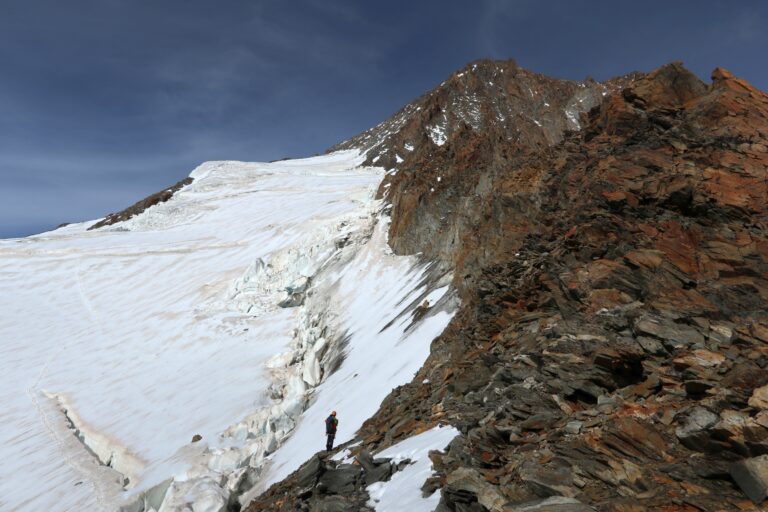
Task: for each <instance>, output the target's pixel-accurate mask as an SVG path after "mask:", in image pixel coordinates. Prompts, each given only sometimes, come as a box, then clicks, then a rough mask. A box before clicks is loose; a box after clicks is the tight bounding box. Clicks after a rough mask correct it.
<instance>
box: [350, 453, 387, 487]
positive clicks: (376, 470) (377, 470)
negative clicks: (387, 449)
mask: <svg viewBox="0 0 768 512" xmlns="http://www.w3.org/2000/svg"><path fill="white" fill-rule="evenodd" d="M356 459H357V462H359V463H360V466H362V468H363V471H364V474H365V484H366V485H371V484H372V483H374V482H383V481H385V480H389V478H390V477H391V476H392V472H393V471H392V464H390V462H389V459H384V460H382V459H374V458H373V456H372V455H371V453H370V452H369V451H368V450H362V451H361V452H360V453H359V454H358V455H357V457H356Z"/></svg>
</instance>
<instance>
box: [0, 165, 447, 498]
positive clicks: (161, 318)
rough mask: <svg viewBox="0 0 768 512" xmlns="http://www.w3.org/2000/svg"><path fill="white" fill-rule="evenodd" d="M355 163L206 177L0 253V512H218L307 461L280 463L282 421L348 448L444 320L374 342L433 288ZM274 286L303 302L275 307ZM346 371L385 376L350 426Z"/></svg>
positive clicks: (369, 173) (397, 329)
mask: <svg viewBox="0 0 768 512" xmlns="http://www.w3.org/2000/svg"><path fill="white" fill-rule="evenodd" d="M361 161H362V158H361V157H360V156H358V154H357V152H354V151H346V152H338V153H333V154H330V155H325V156H322V157H316V158H310V159H304V160H292V161H285V162H277V163H272V164H251V163H242V162H210V163H206V164H203V165H202V166H200V167H199V168H198V169H196V170H195V171H194V172H193V173H192V176H193V177H194V178H195V180H194V182H193V183H192V184H191V185H189V186H187V187H185V188H184V189H182V190H181V191H180V192H178V193H177V194H176V195H174V197H173V198H172V199H171V200H170V201H168V202H167V203H162V204H159V205H156V206H153V207H152V208H150V209H148V210H147V211H145V212H144V213H142V214H141V215H139V216H137V217H135V218H133V219H131V220H129V221H127V222H124V223H121V224H117V225H115V226H113V227H111V228H103V229H100V230H96V231H86V227H87V225H88V224H85V223H84V224H78V225H72V226H67V227H65V228H62V229H58V230H56V231H53V232H50V233H45V234H43V235H38V236H35V237H29V238H25V239H13V240H3V241H0V310H1V311H2V312H3V314H2V316H0V399H1V400H2V404H3V418H2V421H1V422H0V510H114V509H116V508H118V507H119V506H121V505H124V506H127V507H129V508H130V509H131V510H142V509H144V508H147V509H148V508H150V507H153V508H158V507H160V510H181V509H183V508H184V507H185V506H187V505H188V504H190V502H194V503H195V510H217V507H218V508H220V507H221V505H222V503H224V502H225V501H226V500H227V499H228V495H229V493H230V492H233V494H234V491H237V492H241V491H242V490H243V489H242V488H243V487H244V486H245V487H248V486H250V485H252V484H254V483H256V482H257V481H258V479H259V472H260V468H261V465H262V464H263V462H264V456H265V455H267V454H270V453H273V452H274V454H273V455H272V457H275V459H276V460H278V458H279V460H280V461H281V464H282V466H281V467H283V468H285V469H284V470H285V471H292V470H293V469H295V467H293V468H291V466H293V465H295V466H297V465H298V464H299V463H301V462H303V460H304V459H301V460H299V458H301V457H304V455H305V452H306V450H304V451H302V450H296V449H294V448H291V446H292V445H291V444H290V443H291V440H290V438H289V441H288V443H287V444H286V445H285V446H284V447H278V446H279V444H280V443H281V442H282V441H283V440H284V438H285V437H286V436H288V435H290V433H291V432H292V431H293V429H294V427H295V425H296V422H297V421H298V423H299V427H298V429H297V430H296V435H297V436H302V437H301V440H302V442H307V443H309V444H311V443H314V442H315V440H314V438H313V436H312V435H310V434H308V432H309V431H310V430H311V428H310V427H309V426H314V422H315V416H317V415H322V414H324V413H325V410H324V409H325V408H327V407H328V406H331V405H333V406H334V407H335V408H336V409H338V410H339V413H340V416H341V418H342V430H341V432H342V436H344V435H347V436H348V435H350V434H351V433H352V429H353V428H356V427H355V425H358V426H359V424H360V423H362V421H363V420H364V419H365V418H364V417H363V416H364V415H365V414H369V413H370V412H372V411H375V409H376V407H377V406H378V403H379V402H380V400H381V398H383V397H384V396H385V395H386V393H387V392H388V391H389V389H391V387H393V386H395V385H397V384H398V383H402V382H403V381H405V380H408V379H410V378H411V377H412V374H413V371H415V369H416V368H418V366H419V365H420V364H421V362H423V359H424V358H425V357H426V354H427V352H428V347H429V342H430V341H431V339H432V338H433V337H434V336H436V335H437V334H439V332H440V331H441V330H442V328H443V327H444V326H445V325H446V323H447V321H448V319H449V318H450V308H448V307H445V308H444V309H445V311H443V312H441V311H438V310H437V309H438V308H435V311H434V312H430V314H428V315H425V318H424V320H423V321H421V322H418V323H417V324H416V325H415V326H414V327H413V328H412V329H411V332H413V333H417V334H418V337H417V338H412V339H411V338H408V337H407V336H404V333H403V330H404V329H405V327H406V326H407V325H409V324H410V321H409V320H407V315H404V316H402V317H400V319H399V320H397V321H396V322H395V323H394V324H393V326H392V327H391V328H388V329H385V330H384V331H382V332H383V335H381V334H382V333H379V334H380V335H381V336H379V335H372V334H371V333H372V332H373V330H374V326H373V325H371V324H369V322H377V323H376V325H375V329H379V328H380V327H381V325H380V324H381V322H383V321H384V320H385V319H386V320H387V321H389V320H391V319H393V318H394V317H395V316H397V314H399V313H401V312H403V310H404V309H406V306H407V305H408V302H407V301H409V300H422V298H423V296H425V295H426V294H428V293H433V295H434V293H436V292H434V291H433V290H432V289H431V288H428V286H427V284H428V283H427V281H425V280H423V279H422V278H423V277H425V276H426V268H425V267H424V266H423V265H418V264H417V262H416V261H415V260H414V259H412V258H400V257H394V256H392V255H391V254H388V250H387V248H386V237H385V230H384V228H383V224H381V223H379V227H378V228H376V227H375V226H376V224H377V218H378V213H377V212H379V209H380V206H381V205H379V204H378V203H377V202H376V201H374V200H373V194H374V191H375V189H376V186H377V185H378V183H379V182H380V180H381V176H382V174H381V170H380V169H373V168H361V167H359V164H360V162H361ZM382 222H383V221H382ZM371 235H373V236H371ZM349 263H353V265H352V266H347V264H349ZM286 288H289V289H290V290H291V291H292V292H296V293H297V294H296V295H295V296H294V298H296V297H299V298H301V299H304V305H299V307H291V308H281V307H278V303H279V302H280V301H282V300H283V299H285V298H286V292H285V289H286ZM433 288H434V287H433ZM439 293H443V291H440V292H439ZM371 301H373V302H371ZM403 301H405V302H403ZM297 303H299V304H300V303H301V300H299V301H297ZM294 305H295V304H294ZM329 305H333V306H334V307H326V306H329ZM374 307H375V308H380V309H381V310H380V311H378V312H377V313H376V315H374V316H371V310H372V309H373V308H374ZM413 307H414V306H413V305H411V310H412V309H413ZM406 313H408V314H410V313H409V312H408V311H406ZM324 336H325V337H324ZM379 342H381V343H382V344H383V343H386V344H388V345H386V346H388V347H395V346H397V345H398V344H401V345H405V346H406V348H405V349H403V351H402V353H401V354H400V355H398V359H397V361H398V363H397V364H398V365H400V366H399V367H393V368H388V367H387V365H389V362H388V360H387V359H386V354H382V353H381V351H382V350H383V347H384V346H385V345H381V347H378V348H377V346H374V347H369V348H366V347H365V345H366V343H377V344H378V343H379ZM365 351H368V354H367V356H366V357H362V354H363V352H365ZM342 355H344V356H345V357H342ZM360 359H365V360H366V363H365V364H367V365H368V366H367V367H366V371H372V372H374V374H373V375H375V377H376V378H380V379H382V380H381V381H379V382H376V387H377V391H376V393H374V394H372V395H370V396H369V398H368V400H369V403H367V404H366V407H365V408H361V409H359V410H358V409H357V402H356V401H355V400H353V399H352V398H349V399H345V400H337V398H339V396H340V395H339V393H341V390H342V389H344V386H345V385H344V384H343V383H344V382H345V381H344V379H349V378H351V377H350V374H354V373H359V372H354V371H353V370H354V366H355V365H358V364H363V363H362V362H360ZM374 359H375V362H374V363H372V361H373V360H374ZM330 365H333V367H337V366H338V367H339V370H338V372H336V373H331V372H330V369H331V366H330ZM328 375H330V377H329V376H328ZM326 379H327V380H326ZM318 384H319V387H317V388H314V389H313V386H316V385H318ZM387 386H389V388H387ZM334 395H335V396H334ZM307 399H309V400H310V402H309V403H310V404H312V405H311V406H310V408H309V410H308V411H307V414H308V416H307V420H306V421H301V420H300V417H299V415H300V414H301V413H302V411H303V410H304V408H305V407H306V405H307V402H306V400H307ZM357 400H359V397H358V399H357ZM345 407H348V408H352V407H354V408H355V410H354V412H352V411H350V412H349V413H348V414H347V415H346V419H345V411H344V408H345ZM305 425H307V427H305ZM344 429H347V430H344ZM196 434H197V435H201V436H202V441H200V442H197V443H191V439H192V436H193V435H196ZM315 437H316V436H315ZM275 450H277V451H276V452H275ZM284 450H285V453H286V454H287V455H286V456H283V455H282V454H283V451H284ZM273 474H274V473H273ZM171 477H173V478H174V481H173V482H172V483H171V482H170V480H169V479H170V478H171ZM222 482H223V484H222ZM169 484H170V490H169V491H168V493H167V496H166V498H165V501H163V496H164V495H165V494H166V493H165V490H166V488H168V486H169ZM137 500H138V501H137ZM161 502H162V506H161Z"/></svg>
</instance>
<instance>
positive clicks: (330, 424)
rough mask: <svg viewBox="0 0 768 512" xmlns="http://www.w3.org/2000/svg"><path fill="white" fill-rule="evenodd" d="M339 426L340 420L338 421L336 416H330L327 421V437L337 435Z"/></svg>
mask: <svg viewBox="0 0 768 512" xmlns="http://www.w3.org/2000/svg"><path fill="white" fill-rule="evenodd" d="M338 426H339V420H337V419H336V416H328V417H327V418H326V419H325V433H326V435H329V436H333V435H336V427H338Z"/></svg>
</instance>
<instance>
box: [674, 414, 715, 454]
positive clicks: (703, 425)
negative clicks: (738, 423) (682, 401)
mask: <svg viewBox="0 0 768 512" xmlns="http://www.w3.org/2000/svg"><path fill="white" fill-rule="evenodd" d="M719 420H720V418H719V417H718V416H717V414H715V413H713V412H712V411H710V410H708V409H705V408H704V407H699V406H696V407H694V408H692V409H691V410H690V411H689V412H688V416H687V417H686V418H685V420H684V422H683V423H682V424H681V425H680V426H679V427H677V429H675V435H677V438H678V439H679V440H680V442H681V443H683V445H684V446H686V447H687V448H690V449H691V450H694V451H698V452H702V451H706V450H707V449H708V448H709V446H710V438H711V436H710V432H709V430H710V429H711V428H712V427H713V426H714V425H715V424H716V423H717V422H718V421H719Z"/></svg>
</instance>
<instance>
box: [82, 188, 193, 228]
mask: <svg viewBox="0 0 768 512" xmlns="http://www.w3.org/2000/svg"><path fill="white" fill-rule="evenodd" d="M192 181H193V178H191V177H189V176H188V177H186V178H184V179H183V180H179V181H177V182H176V183H174V184H173V185H171V186H170V187H168V188H166V189H164V190H161V191H160V192H155V193H154V194H152V195H150V196H147V197H145V198H144V199H142V200H141V201H137V202H135V203H134V204H132V205H131V206H129V207H128V208H126V209H124V210H120V211H119V212H116V213H110V214H109V215H107V216H106V217H104V218H103V219H101V220H100V221H98V222H96V223H94V224H93V225H92V226H90V227H89V228H88V229H89V230H91V229H99V228H103V227H104V226H111V225H113V224H117V223H118V222H123V221H126V220H128V219H130V218H133V217H135V216H136V215H138V214H140V213H141V212H143V211H144V210H146V209H147V208H149V207H150V206H154V205H156V204H159V203H164V202H166V201H168V200H169V199H170V198H172V197H173V195H174V194H175V193H176V192H178V191H179V190H181V189H182V188H184V187H186V186H187V185H189V184H190V183H192Z"/></svg>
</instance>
